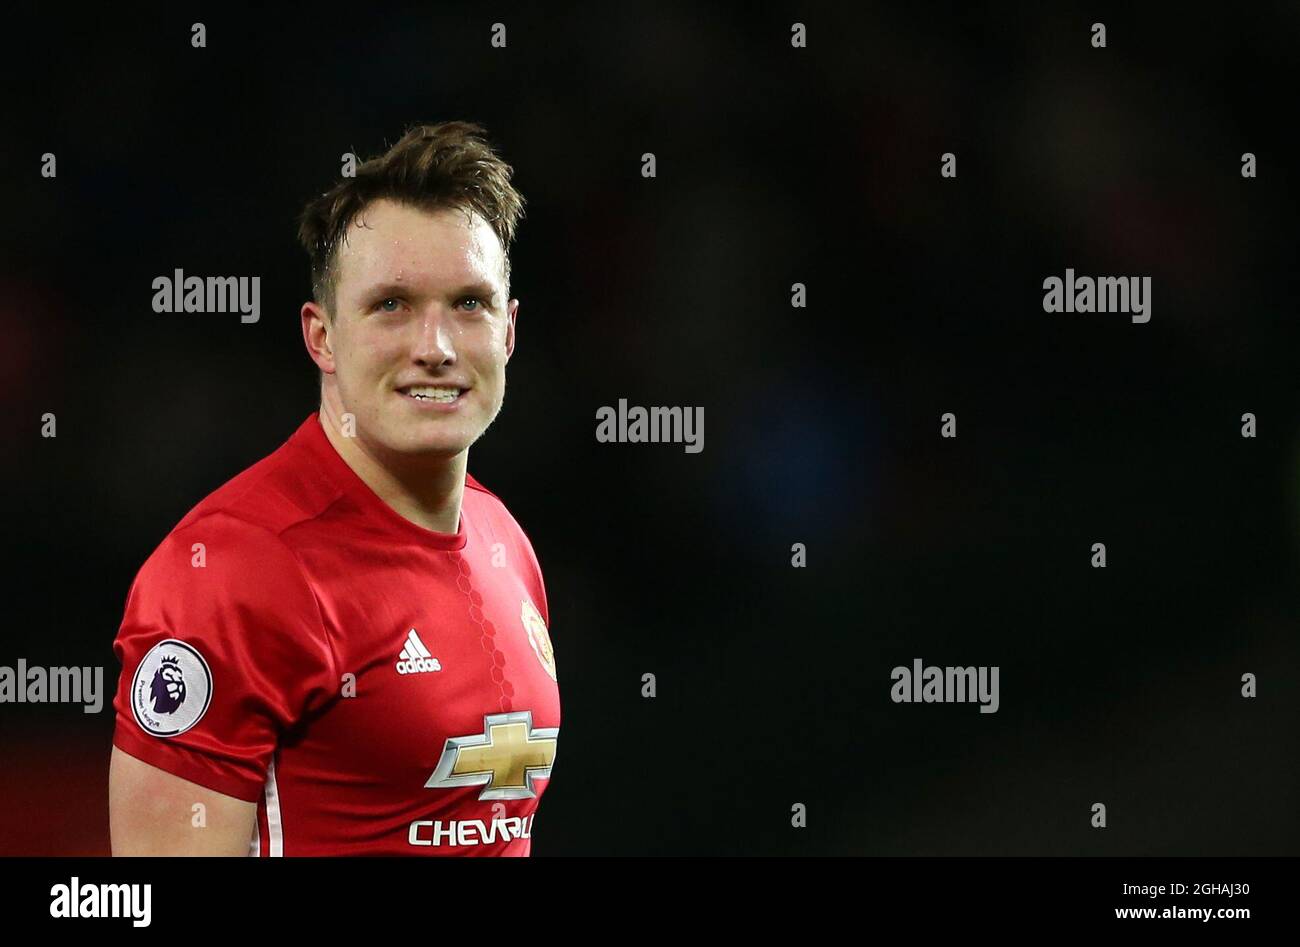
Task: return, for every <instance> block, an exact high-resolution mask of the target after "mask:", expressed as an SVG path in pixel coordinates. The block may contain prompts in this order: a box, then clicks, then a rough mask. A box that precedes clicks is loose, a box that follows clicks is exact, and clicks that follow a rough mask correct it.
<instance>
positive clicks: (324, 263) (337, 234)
mask: <svg viewBox="0 0 1300 947" xmlns="http://www.w3.org/2000/svg"><path fill="white" fill-rule="evenodd" d="M513 173H514V169H513V168H511V167H510V165H508V164H506V163H505V162H504V161H503V160H501V158H500V157H499V156H498V155H497V154H496V152H495V151H493V150H492V146H491V145H490V144H489V143H488V141H487V132H486V130H485V129H484V128H483V127H482V126H480V125H476V124H474V123H472V122H438V123H436V124H432V125H416V126H414V127H413V128H411V129H409V130H408V131H407V132H406V134H405V135H403V136H402V138H401V140H400V141H399V142H397V144H395V145H393V147H391V148H389V149H388V151H387V152H386V153H384V154H383V155H380V156H378V157H375V158H371V159H369V160H368V161H365V162H362V163H361V164H359V165H357V169H356V176H355V177H350V178H344V179H343V180H342V181H340V182H339V183H338V184H335V185H334V186H333V187H332V188H330V189H329V190H328V191H326V192H325V193H324V194H321V195H320V196H319V197H315V198H313V199H312V200H311V201H309V202H308V203H307V206H306V207H305V208H303V211H302V214H301V215H300V216H299V218H298V242H299V243H301V244H302V246H303V249H304V250H306V251H307V255H308V256H309V257H310V258H311V286H312V295H313V296H314V298H315V300H316V302H317V304H318V305H321V306H323V307H324V308H325V310H326V311H327V312H328V313H329V314H330V315H331V316H333V311H334V303H335V298H334V294H335V290H336V289H337V288H338V269H337V263H338V248H339V244H340V242H341V241H342V240H343V239H345V237H346V234H347V229H348V227H349V226H350V225H351V224H352V222H353V221H354V220H355V219H356V218H357V215H358V214H360V213H361V212H362V211H363V210H365V209H366V208H367V207H368V206H369V205H370V204H371V203H372V202H374V201H377V200H381V199H383V198H388V199H391V200H395V201H398V202H399V203H402V204H408V205H410V206H412V207H417V208H420V209H421V210H428V211H435V210H444V209H459V210H463V211H465V212H466V213H467V214H468V213H469V212H471V211H472V212H474V213H477V214H478V215H479V216H481V217H482V218H483V219H484V220H486V221H487V222H488V224H490V225H491V227H492V229H493V231H495V233H496V235H497V239H499V240H500V241H501V249H502V252H503V256H504V258H505V273H504V276H505V283H506V290H507V293H508V291H509V288H510V245H511V243H513V242H514V238H515V228H516V227H517V226H518V224H519V220H520V219H521V218H522V217H523V213H524V198H523V195H521V194H520V193H519V192H518V191H516V190H515V188H514V187H513V185H511V183H510V176H511V175H512V174H513Z"/></svg>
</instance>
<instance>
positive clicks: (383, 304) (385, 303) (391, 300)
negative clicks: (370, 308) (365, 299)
mask: <svg viewBox="0 0 1300 947" xmlns="http://www.w3.org/2000/svg"><path fill="white" fill-rule="evenodd" d="M389 303H392V304H393V308H392V309H389V308H388V304H389ZM397 306H398V300H397V299H396V298H395V297H393V296H389V297H388V298H387V299H383V300H380V302H379V305H378V306H376V307H375V308H376V309H382V310H383V311H384V312H397Z"/></svg>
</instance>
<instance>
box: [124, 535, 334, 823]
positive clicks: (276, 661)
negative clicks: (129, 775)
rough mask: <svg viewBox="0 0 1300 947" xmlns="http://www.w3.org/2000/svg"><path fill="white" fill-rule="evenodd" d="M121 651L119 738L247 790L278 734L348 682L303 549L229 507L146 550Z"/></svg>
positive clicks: (202, 779) (239, 791)
mask: <svg viewBox="0 0 1300 947" xmlns="http://www.w3.org/2000/svg"><path fill="white" fill-rule="evenodd" d="M113 651H114V653H115V654H116V655H117V658H118V660H119V661H120V662H121V664H122V668H121V672H120V676H119V678H118V687H117V696H116V698H115V700H114V703H113V706H114V710H115V714H116V729H115V731H114V735H113V743H114V745H115V746H117V747H118V748H119V749H121V750H122V751H123V752H125V753H128V754H130V755H131V756H134V757H136V758H137V759H140V760H143V761H144V762H146V763H149V764H151V765H153V766H156V767H158V768H159V769H162V770H165V771H166V772H169V773H172V774H173V775H176V776H179V777H181V778H183V779H188V780H190V781H191V782H195V783H198V784H199V785H201V786H206V787H207V788H209V789H213V790H215V791H217V792H221V793H224V794H226V795H229V796H234V797H235V798H237V799H243V800H246V801H248V802H255V801H257V799H258V798H259V797H260V795H261V793H262V789H263V786H264V785H265V782H266V774H267V769H268V766H269V764H270V762H271V760H272V759H273V757H274V753H275V750H276V747H277V745H278V743H279V740H280V738H281V736H282V735H283V734H284V733H285V732H286V731H288V730H290V729H291V728H292V727H293V726H294V725H295V724H296V723H298V722H299V721H300V720H301V719H302V717H303V716H304V715H305V714H307V713H310V712H312V711H313V710H315V709H318V708H319V707H321V706H324V705H325V704H327V703H328V702H329V701H331V700H333V699H335V698H336V697H337V695H338V691H339V687H338V681H339V678H338V675H337V673H336V671H337V668H336V665H335V661H334V655H333V651H332V648H331V644H330V641H329V638H328V635H327V633H326V631H325V629H324V627H323V624H322V621H321V616H320V610H319V607H318V605H317V601H316V596H315V594H314V593H313V592H312V589H311V587H310V585H309V584H308V582H307V579H306V577H305V576H304V574H303V570H302V568H301V566H300V564H299V562H298V559H297V558H296V557H295V556H294V554H293V552H292V550H291V549H290V548H289V547H288V546H287V545H285V543H284V542H283V541H282V540H281V539H280V538H279V537H277V536H276V535H275V534H273V533H272V532H271V531H269V530H267V529H264V528H262V527H260V526H256V525H253V524H251V523H246V522H243V521H241V520H239V519H237V518H235V517H232V516H230V515H229V514H226V513H214V514H210V515H208V516H205V517H202V518H201V519H198V520H196V521H195V522H193V523H190V524H186V525H184V526H182V527H178V528H177V529H176V530H174V531H173V532H172V534H171V535H170V536H168V537H167V539H166V540H164V542H163V543H162V545H161V546H159V547H158V549H157V550H155V551H154V553H153V555H151V556H150V557H149V559H148V560H147V561H146V562H145V564H144V566H143V567H142V568H141V570H140V572H139V574H138V575H137V576H136V579H135V582H134V583H133V584H132V586H131V591H130V594H129V595H128V597H127V604H126V612H125V615H124V616H123V619H122V625H121V627H120V629H119V630H118V633H117V638H116V640H115V641H114V643H113Z"/></svg>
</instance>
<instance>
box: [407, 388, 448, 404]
mask: <svg viewBox="0 0 1300 947" xmlns="http://www.w3.org/2000/svg"><path fill="white" fill-rule="evenodd" d="M406 393H407V394H408V395H410V396H411V397H412V398H419V399H420V400H421V401H441V402H443V403H444V404H450V403H451V402H453V401H455V400H456V399H457V398H458V397H460V389H459V388H407V389H406Z"/></svg>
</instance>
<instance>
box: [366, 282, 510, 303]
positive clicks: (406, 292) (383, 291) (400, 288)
mask: <svg viewBox="0 0 1300 947" xmlns="http://www.w3.org/2000/svg"><path fill="white" fill-rule="evenodd" d="M411 291H412V287H411V285H410V284H409V283H395V282H391V281H386V282H382V283H376V284H375V285H374V286H370V287H367V288H366V290H365V291H364V292H363V294H362V295H363V296H364V297H365V298H367V299H377V298H380V297H384V298H387V297H388V296H403V297H405V296H410V295H411ZM452 294H453V295H454V296H455V297H456V298H457V299H459V298H461V297H462V296H482V297H483V298H484V299H486V300H489V301H492V300H494V299H495V298H496V296H497V295H498V293H497V289H496V287H495V286H493V285H492V284H491V283H485V282H477V283H465V284H463V285H461V286H457V287H456V288H455V289H453V290H452Z"/></svg>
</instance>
